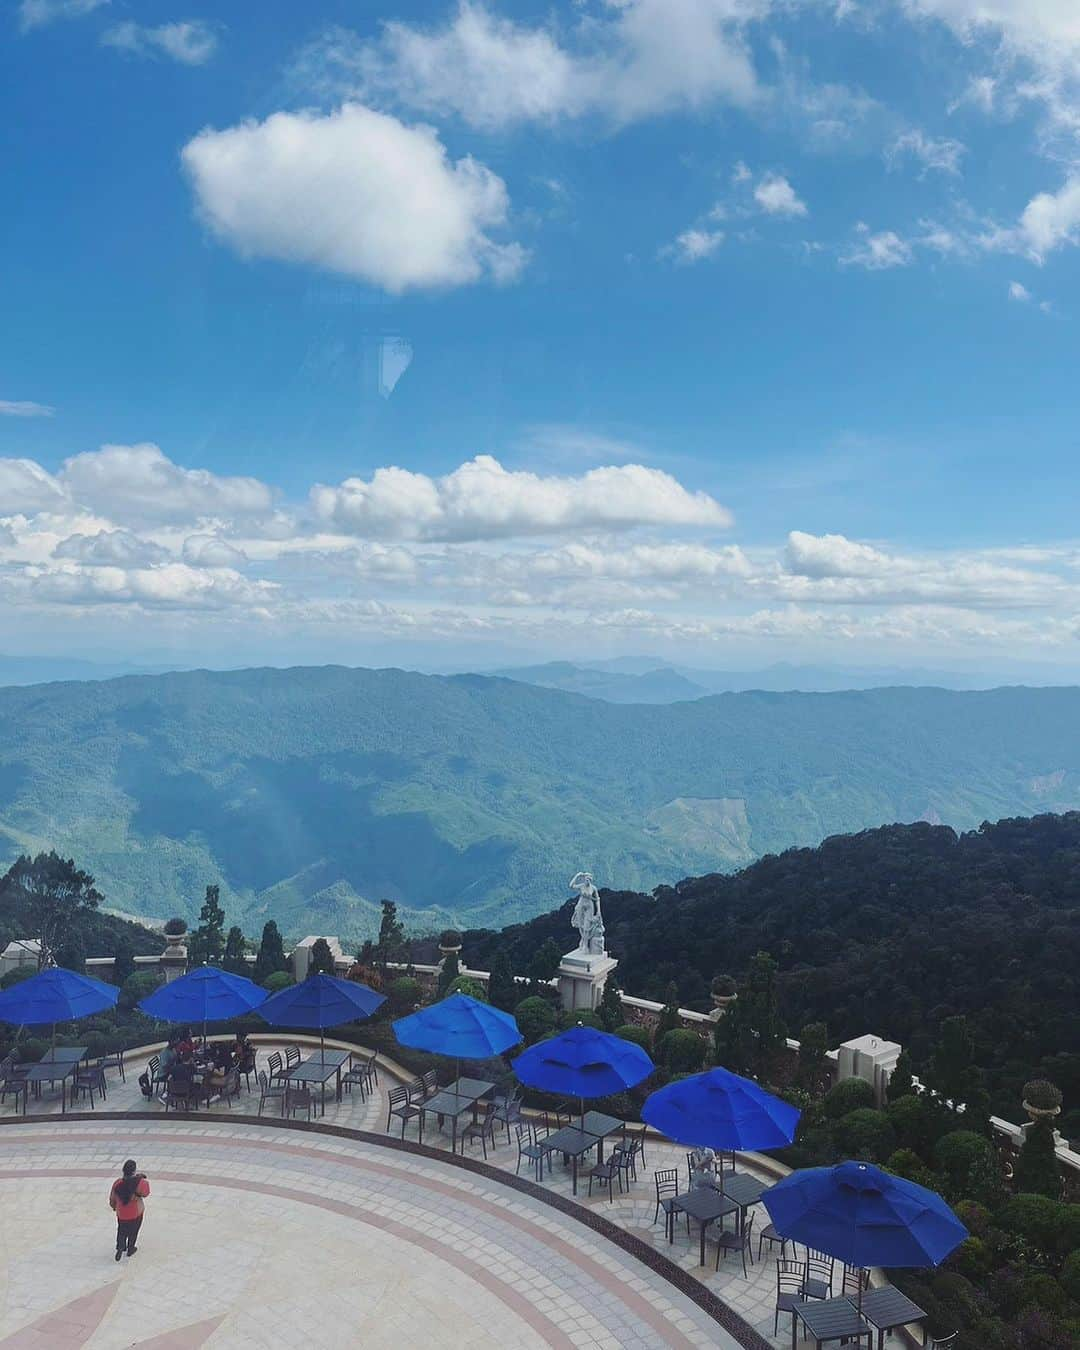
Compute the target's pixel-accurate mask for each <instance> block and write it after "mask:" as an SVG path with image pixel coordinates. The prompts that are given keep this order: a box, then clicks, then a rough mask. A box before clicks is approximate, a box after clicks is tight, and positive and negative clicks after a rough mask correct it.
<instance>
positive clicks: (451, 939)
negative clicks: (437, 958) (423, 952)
mask: <svg viewBox="0 0 1080 1350" xmlns="http://www.w3.org/2000/svg"><path fill="white" fill-rule="evenodd" d="M439 946H440V947H460V946H461V934H460V933H459V932H458V931H457V929H456V928H444V929H443V931H442V932H441V933H440V934H439Z"/></svg>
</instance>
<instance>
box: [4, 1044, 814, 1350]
mask: <svg viewBox="0 0 1080 1350" xmlns="http://www.w3.org/2000/svg"><path fill="white" fill-rule="evenodd" d="M267 1048H268V1047H267V1046H266V1045H262V1046H260V1051H259V1059H260V1064H263V1063H264V1062H265V1055H266V1051H267ZM141 1067H142V1064H141V1061H140V1060H139V1059H138V1058H137V1057H136V1058H133V1059H132V1060H131V1063H130V1067H129V1068H128V1072H127V1083H126V1085H124V1084H121V1083H120V1082H119V1081H118V1080H116V1079H113V1080H111V1081H110V1087H109V1096H108V1100H107V1102H106V1103H105V1105H104V1108H102V1106H101V1104H100V1103H99V1104H98V1107H97V1112H98V1114H99V1118H98V1119H96V1120H92V1121H85V1120H80V1121H71V1122H67V1123H64V1122H63V1121H62V1120H61V1119H60V1117H59V1116H58V1114H57V1111H58V1107H57V1106H56V1105H55V1103H50V1102H49V1101H48V1100H47V1099H43V1100H42V1101H41V1102H36V1103H35V1102H32V1103H31V1114H30V1116H29V1117H28V1118H27V1119H26V1120H25V1122H23V1121H22V1120H21V1118H20V1123H18V1124H14V1125H12V1124H9V1125H5V1126H4V1128H2V1129H0V1205H2V1207H3V1214H4V1223H3V1225H2V1238H0V1242H2V1243H3V1248H4V1272H5V1273H4V1277H3V1285H2V1287H0V1350H3V1348H6V1347H25V1348H26V1350H29V1348H30V1347H35V1350H68V1347H74V1346H84V1345H85V1346H86V1347H88V1350H119V1347H122V1346H124V1347H126V1346H154V1347H158V1348H159V1350H166V1347H171V1348H172V1350H181V1347H196V1346H201V1345H204V1344H205V1345H207V1346H211V1347H236V1348H237V1350H248V1348H251V1350H253V1348H254V1347H264V1346H265V1347H270V1346H289V1345H297V1346H300V1345H305V1346H328V1347H329V1346H341V1345H348V1344H361V1343H362V1344H364V1345H371V1346H383V1345H385V1346H388V1347H389V1346H390V1345H392V1344H393V1345H403V1344H419V1345H437V1346H459V1345H460V1346H464V1345H466V1344H468V1345H470V1346H474V1347H486V1346H502V1347H515V1346H542V1345H553V1346H564V1347H569V1346H595V1347H611V1350H614V1348H615V1347H631V1348H632V1350H647V1348H648V1347H653V1346H679V1347H691V1346H705V1345H710V1346H721V1347H734V1346H736V1345H738V1344H739V1343H740V1340H739V1339H736V1338H735V1337H734V1336H732V1335H731V1334H729V1332H728V1331H727V1330H725V1328H724V1326H723V1325H721V1324H720V1322H718V1321H717V1320H715V1318H714V1317H713V1316H711V1315H710V1312H709V1310H708V1308H703V1307H701V1306H699V1305H698V1304H697V1303H696V1302H694V1300H693V1299H691V1298H690V1297H687V1295H686V1294H685V1293H684V1292H683V1291H682V1290H681V1289H680V1288H679V1287H677V1285H676V1284H675V1283H673V1282H672V1281H671V1280H670V1279H668V1278H666V1276H665V1275H664V1274H663V1272H662V1271H660V1270H656V1269H653V1268H652V1266H651V1265H650V1263H649V1261H648V1260H647V1259H640V1256H639V1254H637V1253H635V1252H631V1251H624V1250H623V1249H622V1248H621V1247H620V1246H619V1245H618V1244H617V1243H616V1242H614V1241H612V1240H610V1239H609V1238H608V1237H607V1236H606V1235H605V1234H604V1233H603V1232H602V1231H601V1232H597V1231H596V1229H595V1227H590V1226H589V1216H590V1214H595V1215H599V1216H602V1217H603V1218H604V1219H607V1220H610V1221H611V1222H612V1223H614V1224H616V1225H618V1226H619V1227H621V1228H623V1229H625V1230H627V1231H628V1232H629V1233H631V1234H632V1235H633V1236H634V1237H635V1238H637V1239H640V1240H641V1241H642V1242H643V1243H645V1244H646V1247H647V1248H648V1249H651V1250H654V1251H656V1252H658V1253H662V1255H663V1256H664V1257H669V1258H670V1259H671V1260H672V1261H674V1262H675V1263H676V1264H677V1265H678V1266H679V1267H681V1268H682V1270H684V1271H685V1272H686V1273H687V1274H688V1275H690V1276H692V1277H693V1278H694V1279H695V1280H700V1281H701V1282H702V1283H703V1284H704V1286H705V1287H706V1288H707V1289H709V1290H711V1291H712V1292H713V1293H715V1294H716V1296H717V1297H718V1298H719V1299H721V1300H722V1301H723V1303H724V1304H725V1305H727V1307H728V1308H730V1309H732V1310H733V1311H735V1312H736V1313H738V1314H739V1316H740V1317H741V1318H743V1319H744V1321H745V1323H748V1324H749V1326H750V1327H752V1328H753V1329H754V1330H755V1331H757V1332H758V1333H760V1334H761V1335H762V1336H764V1338H765V1340H766V1341H768V1342H770V1343H772V1344H775V1345H777V1346H789V1345H790V1343H791V1341H790V1331H788V1330H787V1328H786V1327H785V1325H784V1324H783V1323H782V1324H781V1331H780V1335H779V1337H777V1338H775V1339H774V1338H773V1336H772V1328H773V1311H772V1310H773V1299H774V1291H775V1261H774V1260H773V1259H771V1258H769V1257H768V1256H766V1257H765V1259H764V1260H763V1261H762V1262H761V1263H760V1264H758V1265H756V1266H754V1267H753V1268H752V1269H751V1271H750V1274H749V1277H748V1278H746V1279H744V1278H743V1274H742V1266H741V1263H740V1262H739V1259H738V1257H737V1256H729V1257H728V1258H727V1260H726V1262H721V1268H720V1273H719V1274H717V1273H715V1272H714V1271H713V1269H712V1261H713V1259H714V1256H715V1247H714V1246H712V1245H711V1244H710V1247H709V1253H708V1256H709V1265H708V1267H707V1268H705V1269H702V1268H701V1267H700V1266H699V1264H698V1260H699V1256H698V1253H699V1247H698V1240H697V1234H696V1228H695V1226H694V1225H691V1227H692V1230H693V1235H692V1236H691V1237H690V1238H688V1237H687V1234H686V1229H685V1226H681V1227H679V1228H678V1229H677V1231H676V1240H675V1243H674V1245H669V1243H668V1242H667V1241H666V1239H665V1236H664V1226H663V1222H662V1220H661V1222H660V1223H657V1224H654V1223H653V1213H654V1205H655V1195H654V1186H653V1177H652V1173H653V1170H654V1169H655V1168H658V1167H667V1166H675V1167H679V1168H680V1169H681V1173H682V1175H683V1176H684V1177H685V1170H686V1162H685V1157H686V1155H685V1150H681V1149H677V1148H675V1147H674V1146H672V1145H669V1144H665V1143H662V1142H656V1143H654V1142H653V1141H652V1140H650V1141H649V1143H648V1145H647V1166H646V1168H645V1169H643V1170H642V1171H640V1172H639V1178H638V1180H637V1182H636V1183H634V1184H633V1185H632V1186H631V1188H630V1190H629V1192H628V1193H627V1194H625V1195H622V1196H620V1195H619V1192H618V1189H617V1188H616V1190H615V1199H614V1202H613V1203H609V1201H608V1198H607V1189H606V1187H603V1188H600V1189H597V1190H594V1194H593V1197H592V1198H591V1199H589V1197H588V1195H587V1189H588V1188H587V1183H586V1184H582V1185H581V1186H580V1188H579V1194H578V1197H577V1201H576V1204H573V1205H571V1206H570V1207H569V1212H564V1211H565V1210H567V1206H565V1205H564V1206H562V1207H559V1208H556V1207H554V1206H552V1205H551V1204H549V1203H547V1202H545V1200H544V1199H542V1198H538V1197H536V1196H534V1195H532V1194H530V1193H529V1191H528V1188H525V1189H524V1190H521V1189H516V1188H512V1187H510V1186H507V1185H503V1184H500V1183H499V1182H497V1181H495V1180H492V1179H490V1178H489V1177H487V1176H485V1175H483V1174H478V1173H477V1172H474V1171H470V1170H465V1169H462V1168H461V1167H458V1166H455V1165H454V1164H453V1163H452V1162H450V1161H448V1160H446V1159H444V1158H439V1157H434V1158H429V1157H418V1156H417V1155H416V1154H414V1153H409V1152H402V1151H400V1150H396V1149H393V1148H389V1147H386V1146H385V1145H382V1146H380V1145H379V1144H377V1143H375V1142H370V1143H369V1142H363V1141H359V1140H354V1139H348V1138H342V1137H338V1136H335V1135H331V1134H327V1133H323V1132H321V1131H307V1130H292V1129H288V1128H285V1127H282V1126H280V1125H274V1124H268V1125H262V1126H256V1125H252V1124H245V1123H244V1122H243V1121H242V1120H241V1118H240V1117H241V1116H243V1115H247V1114H252V1113H254V1111H255V1109H256V1106H257V1101H258V1094H257V1091H256V1092H255V1093H254V1094H252V1095H248V1094H247V1093H246V1092H244V1093H243V1094H242V1095H241V1097H240V1099H239V1101H238V1102H237V1103H235V1104H234V1105H233V1106H231V1107H229V1108H225V1107H224V1106H222V1105H221V1104H220V1103H216V1104H215V1105H214V1106H213V1107H212V1108H211V1110H210V1111H209V1112H196V1113H193V1114H191V1115H177V1114H175V1113H170V1114H169V1115H168V1116H166V1115H165V1112H164V1108H159V1107H158V1105H157V1104H156V1103H152V1104H150V1109H151V1110H154V1111H157V1110H159V1109H160V1111H161V1118H160V1120H157V1119H155V1120H151V1121H144V1120H130V1121H122V1120H118V1119H117V1118H116V1116H115V1114H113V1113H116V1112H120V1111H125V1110H129V1111H130V1110H144V1109H146V1108H147V1103H146V1102H145V1101H144V1100H143V1098H142V1097H141V1095H140V1093H139V1091H138V1087H137V1083H136V1079H137V1075H138V1072H139V1070H140V1068H141ZM381 1080H382V1081H381V1084H380V1086H379V1087H378V1088H377V1089H376V1090H375V1091H374V1092H373V1093H372V1094H371V1095H370V1096H369V1097H368V1099H367V1101H364V1100H363V1099H362V1098H361V1096H360V1093H359V1092H358V1091H355V1090H354V1091H353V1093H352V1094H347V1095H346V1096H345V1097H344V1100H343V1101H342V1103H340V1104H338V1103H336V1102H334V1101H333V1100H331V1101H330V1102H328V1104H327V1108H326V1115H325V1117H324V1118H323V1120H321V1121H320V1122H319V1123H320V1124H327V1125H336V1126H345V1127H348V1128H350V1129H354V1130H362V1131H370V1132H372V1133H376V1134H380V1135H381V1134H383V1133H384V1131H385V1126H386V1099H385V1093H386V1090H387V1088H388V1087H390V1086H393V1085H394V1083H395V1081H396V1080H394V1079H393V1078H391V1077H390V1076H389V1074H388V1073H387V1071H386V1070H383V1072H382V1074H381ZM253 1097H254V1100H253ZM82 1109H83V1110H84V1111H85V1107H83V1108H82ZM277 1110H278V1107H277V1104H274V1105H270V1104H268V1105H267V1108H266V1117H267V1119H268V1120H270V1121H273V1120H274V1119H275V1118H276V1116H275V1113H276V1112H277ZM105 1112H108V1114H105ZM2 1114H3V1118H5V1119H11V1118H12V1117H13V1114H14V1113H13V1111H12V1110H11V1108H10V1106H9V1107H8V1108H7V1109H5V1110H4V1111H3V1113H2ZM230 1118H231V1119H230ZM392 1133H393V1134H394V1135H397V1134H399V1133H400V1129H399V1125H398V1122H396V1121H395V1122H394V1130H393V1131H392ZM415 1133H416V1132H415V1125H410V1126H409V1127H408V1129H407V1130H406V1138H407V1139H415ZM505 1140H506V1136H505V1133H504V1134H503V1135H502V1136H501V1143H500V1145H499V1147H498V1148H497V1149H496V1151H495V1152H494V1153H492V1152H491V1150H490V1148H489V1159H488V1161H489V1163H490V1164H491V1165H492V1166H494V1167H497V1168H502V1169H508V1170H509V1171H510V1172H511V1173H512V1172H513V1170H514V1164H515V1162H516V1159H517V1151H516V1148H510V1147H508V1146H507V1145H506V1142H505ZM424 1142H425V1144H430V1145H432V1146H434V1147H435V1148H436V1149H441V1148H445V1149H446V1153H447V1158H448V1154H449V1139H448V1137H446V1138H444V1137H443V1136H442V1135H440V1134H439V1133H438V1132H437V1131H434V1130H429V1131H425V1135H424ZM128 1156H133V1157H135V1158H136V1159H137V1160H138V1163H139V1166H140V1168H141V1169H143V1170H145V1171H146V1172H147V1173H148V1174H149V1176H150V1177H151V1182H152V1186H153V1194H152V1196H151V1199H150V1200H149V1201H148V1202H147V1218H146V1222H145V1225H144V1232H143V1235H142V1237H141V1239H140V1249H139V1251H138V1252H137V1253H136V1255H135V1256H134V1257H132V1258H130V1259H125V1260H124V1261H123V1262H122V1263H121V1264H120V1265H116V1264H115V1263H114V1262H113V1259H112V1246H113V1231H112V1229H113V1218H112V1214H111V1212H110V1211H109V1209H108V1207H107V1203H106V1197H107V1193H108V1188H109V1184H110V1183H111V1181H112V1180H113V1179H114V1178H115V1177H116V1175H118V1169H119V1165H120V1163H121V1162H122V1161H123V1159H124V1158H125V1157H128ZM466 1156H467V1157H469V1158H475V1159H476V1160H478V1161H479V1160H480V1159H481V1157H482V1153H481V1149H480V1145H479V1144H475V1145H472V1146H470V1147H469V1148H468V1149H467V1150H466ZM739 1166H740V1170H751V1167H752V1163H751V1162H750V1161H748V1160H745V1159H743V1160H740V1164H739ZM522 1175H523V1177H528V1176H529V1175H530V1173H529V1171H528V1165H527V1164H526V1165H525V1166H523V1168H522ZM542 1190H543V1191H544V1192H545V1193H546V1194H552V1193H554V1194H556V1195H558V1196H562V1197H565V1199H566V1200H567V1201H569V1200H570V1198H571V1197H570V1191H571V1183H570V1173H569V1170H568V1169H564V1167H563V1166H562V1163H561V1161H557V1162H556V1164H555V1167H554V1169H553V1171H552V1172H551V1174H550V1177H549V1175H548V1174H547V1173H545V1178H544V1182H543V1187H542ZM766 1221H767V1216H764V1215H763V1213H762V1211H761V1209H760V1207H758V1220H757V1222H758V1224H759V1225H760V1224H761V1223H763V1222H766ZM754 1251H755V1255H756V1241H755V1246H754ZM644 1255H645V1256H646V1257H648V1252H647V1251H646V1252H645V1253H644ZM653 1264H656V1263H655V1262H654V1263H653ZM660 1264H661V1265H662V1263H660ZM785 1331H786V1332H787V1334H786V1335H785ZM743 1339H744V1340H745V1338H743ZM756 1343H757V1344H759V1345H760V1343H761V1342H760V1341H758V1342H756Z"/></svg>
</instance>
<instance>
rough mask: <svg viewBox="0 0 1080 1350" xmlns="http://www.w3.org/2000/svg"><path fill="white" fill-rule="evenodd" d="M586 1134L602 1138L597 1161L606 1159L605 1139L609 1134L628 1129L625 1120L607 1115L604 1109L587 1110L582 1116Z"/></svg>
mask: <svg viewBox="0 0 1080 1350" xmlns="http://www.w3.org/2000/svg"><path fill="white" fill-rule="evenodd" d="M580 1128H581V1129H582V1130H584V1131H585V1133H586V1134H592V1135H595V1136H596V1138H597V1139H599V1140H600V1144H599V1147H598V1148H597V1150H596V1161H597V1162H603V1161H604V1140H605V1139H606V1138H607V1137H608V1135H609V1134H617V1133H619V1132H620V1131H621V1130H625V1129H626V1123H625V1121H622V1120H619V1119H618V1117H617V1116H605V1115H604V1113H603V1111H586V1112H585V1115H584V1116H583V1117H582V1121H581V1127H580Z"/></svg>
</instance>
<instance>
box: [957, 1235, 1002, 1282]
mask: <svg viewBox="0 0 1080 1350" xmlns="http://www.w3.org/2000/svg"><path fill="white" fill-rule="evenodd" d="M993 1264H994V1258H993V1255H992V1253H991V1251H990V1248H989V1247H987V1245H986V1243H985V1242H984V1241H983V1240H982V1238H978V1237H969V1238H965V1239H964V1241H963V1242H961V1244H960V1246H959V1247H957V1248H956V1250H955V1251H954V1252H953V1253H952V1255H951V1256H950V1257H949V1269H950V1270H955V1271H956V1273H957V1274H958V1275H963V1276H964V1278H965V1279H968V1280H972V1281H975V1282H977V1281H979V1280H981V1279H982V1278H983V1276H985V1275H987V1274H989V1272H990V1268H991V1267H992V1265H993Z"/></svg>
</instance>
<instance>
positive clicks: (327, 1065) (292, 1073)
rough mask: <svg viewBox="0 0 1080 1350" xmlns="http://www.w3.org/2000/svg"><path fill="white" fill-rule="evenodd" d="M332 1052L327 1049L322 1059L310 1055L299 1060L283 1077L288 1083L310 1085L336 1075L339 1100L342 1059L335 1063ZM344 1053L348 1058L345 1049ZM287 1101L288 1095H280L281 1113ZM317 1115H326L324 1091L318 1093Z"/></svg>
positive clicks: (324, 1082) (320, 1082)
mask: <svg viewBox="0 0 1080 1350" xmlns="http://www.w3.org/2000/svg"><path fill="white" fill-rule="evenodd" d="M333 1053H334V1052H333V1051H329V1050H328V1051H327V1052H326V1058H325V1059H323V1058H322V1057H321V1055H311V1056H309V1057H308V1058H307V1059H303V1060H301V1061H300V1063H299V1064H294V1065H293V1066H292V1068H291V1069H289V1070H288V1072H287V1073H286V1074H285V1075H284V1077H285V1078H287V1079H288V1081H289V1082H290V1083H304V1084H307V1085H308V1086H310V1085H312V1084H315V1083H318V1084H323V1085H325V1084H326V1083H328V1082H329V1081H330V1079H331V1078H335V1077H336V1078H337V1095H338V1100H340V1099H341V1065H342V1063H343V1061H342V1060H338V1061H337V1062H336V1063H335V1061H334V1060H333V1059H331V1055H332V1054H333ZM344 1055H345V1059H348V1057H349V1056H348V1051H345V1052H344ZM287 1103H288V1095H287V1094H286V1096H285V1097H282V1099H281V1114H282V1115H284V1114H285V1108H286V1105H287ZM319 1115H320V1116H324V1115H326V1095H325V1093H320V1094H319Z"/></svg>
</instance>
